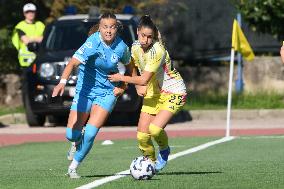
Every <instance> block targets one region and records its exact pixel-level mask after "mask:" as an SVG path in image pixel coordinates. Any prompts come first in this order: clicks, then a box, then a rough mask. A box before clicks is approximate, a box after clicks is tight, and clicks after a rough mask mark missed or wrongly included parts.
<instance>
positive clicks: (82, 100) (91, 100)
mask: <svg viewBox="0 0 284 189" xmlns="http://www.w3.org/2000/svg"><path fill="white" fill-rule="evenodd" d="M116 101H117V97H115V96H114V94H110V93H101V94H96V95H95V96H93V97H87V96H85V95H82V94H80V93H76V95H75V96H74V98H73V102H72V105H71V110H74V111H77V112H85V113H90V111H91V108H92V106H93V105H98V106H100V107H102V108H103V109H105V110H106V111H108V112H109V113H111V112H112V110H113V108H114V106H115V104H116Z"/></svg>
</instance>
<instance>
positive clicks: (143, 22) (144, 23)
mask: <svg viewBox="0 0 284 189" xmlns="http://www.w3.org/2000/svg"><path fill="white" fill-rule="evenodd" d="M142 27H147V28H150V29H152V30H153V32H154V39H155V40H159V30H158V28H157V26H156V25H155V24H154V22H153V21H152V19H151V17H150V15H144V16H142V17H141V18H140V20H139V22H138V30H140V29H141V28H142Z"/></svg>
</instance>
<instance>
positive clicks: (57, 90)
mask: <svg viewBox="0 0 284 189" xmlns="http://www.w3.org/2000/svg"><path fill="white" fill-rule="evenodd" d="M80 63H81V62H80V61H79V60H78V59H76V58H71V60H70V61H69V62H68V64H67V66H66V67H65V69H64V70H63V73H62V76H61V79H60V82H59V83H58V85H56V86H55V87H54V89H53V92H52V97H55V96H57V95H58V94H59V95H60V96H62V95H63V92H64V89H65V85H66V82H67V80H68V78H69V76H70V74H71V72H72V70H73V69H74V67H77V66H78V65H79V64H80Z"/></svg>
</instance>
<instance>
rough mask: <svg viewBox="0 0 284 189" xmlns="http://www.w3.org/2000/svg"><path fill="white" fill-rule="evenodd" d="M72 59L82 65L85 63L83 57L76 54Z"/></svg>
mask: <svg viewBox="0 0 284 189" xmlns="http://www.w3.org/2000/svg"><path fill="white" fill-rule="evenodd" d="M73 58H75V59H77V60H79V61H80V62H81V63H82V64H85V63H86V62H85V60H84V59H83V57H82V56H79V55H77V54H74V55H73Z"/></svg>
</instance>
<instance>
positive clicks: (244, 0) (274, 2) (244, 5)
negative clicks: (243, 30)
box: [233, 0, 284, 40]
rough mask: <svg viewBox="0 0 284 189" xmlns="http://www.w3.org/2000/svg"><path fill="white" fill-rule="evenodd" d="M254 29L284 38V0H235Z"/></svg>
mask: <svg viewBox="0 0 284 189" xmlns="http://www.w3.org/2000/svg"><path fill="white" fill-rule="evenodd" d="M233 3H234V4H235V6H236V7H237V9H238V10H239V11H240V12H241V14H242V15H243V18H244V19H245V20H246V22H247V23H248V24H249V25H250V27H251V28H252V29H253V30H254V31H258V32H261V33H267V34H272V35H273V36H274V37H276V38H278V39H282V40H283V39H284V27H283V25H284V6H283V5H284V0H233Z"/></svg>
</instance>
